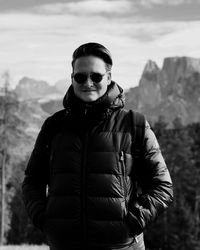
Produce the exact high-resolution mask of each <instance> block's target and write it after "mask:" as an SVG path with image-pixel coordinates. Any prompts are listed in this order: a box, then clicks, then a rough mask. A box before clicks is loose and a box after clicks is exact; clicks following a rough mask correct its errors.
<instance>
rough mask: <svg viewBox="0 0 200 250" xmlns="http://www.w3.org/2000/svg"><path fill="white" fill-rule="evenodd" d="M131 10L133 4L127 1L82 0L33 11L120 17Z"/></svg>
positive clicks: (45, 5)
mask: <svg viewBox="0 0 200 250" xmlns="http://www.w3.org/2000/svg"><path fill="white" fill-rule="evenodd" d="M132 9H133V4H131V1H129V0H123V1H121V0H114V1H108V0H97V1H92V0H83V1H78V2H68V3H53V4H44V5H40V6H37V7H35V8H33V10H34V11H36V12H37V13H40V14H66V13H68V14H79V15H85V14H92V15H97V14H104V15H107V14H112V15H113V14H118V15H122V14H125V13H128V12H130V11H131V10H132Z"/></svg>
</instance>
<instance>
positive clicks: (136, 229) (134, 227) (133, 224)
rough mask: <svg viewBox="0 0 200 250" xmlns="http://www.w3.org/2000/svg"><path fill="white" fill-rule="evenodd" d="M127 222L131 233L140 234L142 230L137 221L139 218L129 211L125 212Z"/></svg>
mask: <svg viewBox="0 0 200 250" xmlns="http://www.w3.org/2000/svg"><path fill="white" fill-rule="evenodd" d="M127 223H128V226H129V227H130V229H131V233H132V234H133V235H134V236H137V235H139V234H141V233H142V232H143V228H142V226H141V224H140V222H139V220H138V219H137V217H136V216H135V215H134V214H133V213H131V212H130V211H129V212H128V214H127Z"/></svg>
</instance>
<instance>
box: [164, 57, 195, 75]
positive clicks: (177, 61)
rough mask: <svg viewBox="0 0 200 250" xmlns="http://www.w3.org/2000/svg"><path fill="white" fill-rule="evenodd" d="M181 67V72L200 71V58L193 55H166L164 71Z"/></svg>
mask: <svg viewBox="0 0 200 250" xmlns="http://www.w3.org/2000/svg"><path fill="white" fill-rule="evenodd" d="M169 69H174V70H176V69H179V70H181V72H186V71H187V72H194V71H195V72H200V59H199V58H193V57H186V56H183V57H178V56H177V57H166V58H165V59H164V62H163V68H162V70H163V71H168V70H169Z"/></svg>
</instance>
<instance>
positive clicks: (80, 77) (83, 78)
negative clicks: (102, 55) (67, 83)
mask: <svg viewBox="0 0 200 250" xmlns="http://www.w3.org/2000/svg"><path fill="white" fill-rule="evenodd" d="M74 80H75V81H76V82H77V83H80V84H81V83H84V82H86V80H87V75H86V74H82V73H77V74H75V75H74Z"/></svg>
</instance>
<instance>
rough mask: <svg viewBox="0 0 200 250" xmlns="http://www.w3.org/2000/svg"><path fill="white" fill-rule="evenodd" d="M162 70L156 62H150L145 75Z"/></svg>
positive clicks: (145, 69) (145, 68) (146, 66)
mask: <svg viewBox="0 0 200 250" xmlns="http://www.w3.org/2000/svg"><path fill="white" fill-rule="evenodd" d="M158 70H160V69H159V67H158V65H157V64H156V62H154V61H152V60H148V61H147V63H146V65H145V67H144V71H143V74H144V73H147V72H148V73H152V72H153V71H158Z"/></svg>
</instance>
